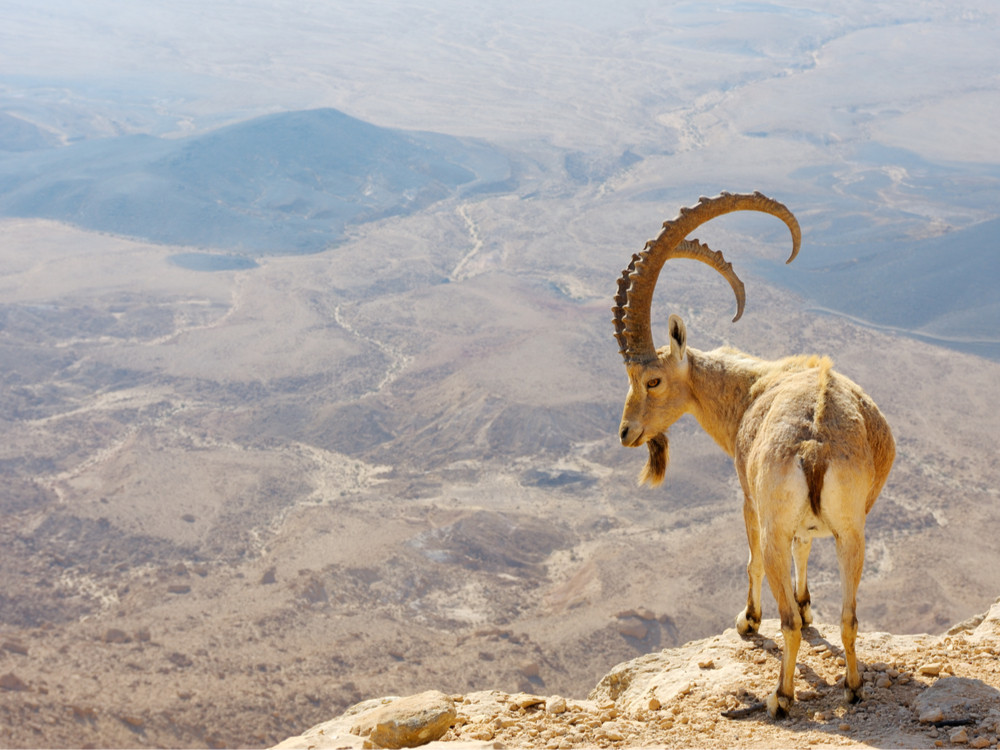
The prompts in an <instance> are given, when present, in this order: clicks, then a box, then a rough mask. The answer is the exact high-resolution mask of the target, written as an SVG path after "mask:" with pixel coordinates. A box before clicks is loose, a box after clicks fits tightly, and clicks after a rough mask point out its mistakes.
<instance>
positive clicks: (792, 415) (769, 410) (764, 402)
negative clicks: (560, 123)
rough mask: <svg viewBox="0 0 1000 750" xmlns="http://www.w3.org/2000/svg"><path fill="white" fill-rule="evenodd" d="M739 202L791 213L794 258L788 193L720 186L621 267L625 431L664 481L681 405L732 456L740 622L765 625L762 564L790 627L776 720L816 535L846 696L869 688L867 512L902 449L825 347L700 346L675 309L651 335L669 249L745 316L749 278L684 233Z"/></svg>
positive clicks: (775, 696) (647, 478)
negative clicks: (824, 551)
mask: <svg viewBox="0 0 1000 750" xmlns="http://www.w3.org/2000/svg"><path fill="white" fill-rule="evenodd" d="M741 210H753V211H762V212H765V213H769V214H771V215H773V216H776V217H778V218H779V219H781V220H782V221H784V222H785V224H786V225H787V226H788V228H789V229H790V230H791V233H792V253H791V256H790V257H789V258H788V261H786V262H789V263H790V262H791V261H792V260H794V259H795V256H796V255H797V254H798V252H799V245H800V243H801V232H800V230H799V224H798V221H796V219H795V217H794V216H793V215H792V213H791V212H790V211H789V210H788V209H787V208H786V207H785V206H784V205H782V204H781V203H778V202H777V201H774V200H771V199H770V198H767V197H766V196H764V195H761V194H760V193H753V194H745V195H734V194H729V193H722V194H721V195H719V196H716V197H715V198H701V199H700V200H699V202H698V205H697V206H694V207H692V208H682V209H681V211H680V215H679V216H678V217H677V218H676V219H674V220H672V221H668V222H666V223H665V224H664V225H663V231H662V232H661V233H660V235H659V237H657V238H656V239H655V240H651V241H650V242H648V243H647V244H646V248H645V250H644V251H643V252H641V253H638V254H636V255H633V256H632V262H631V263H629V266H628V268H627V269H625V270H624V271H623V272H622V276H621V279H620V280H619V282H618V293H617V295H616V296H615V306H614V308H612V309H613V312H614V325H615V338H616V339H617V340H618V344H619V346H620V348H621V354H622V356H623V357H624V359H625V366H626V368H627V369H628V378H629V391H628V396H627V397H626V399H625V410H624V414H623V415H622V421H621V427H620V432H619V436H620V438H621V442H622V445H624V446H626V447H631V448H635V447H638V446H640V445H643V444H645V445H646V446H647V447H648V449H649V459H648V461H647V463H646V465H645V468H644V469H643V471H642V473H641V474H640V477H639V481H640V483H643V482H648V483H649V484H650V485H654V486H655V485H658V484H660V483H661V482H662V481H663V475H664V472H665V470H666V467H667V463H668V461H669V452H668V444H667V430H668V429H669V428H670V426H671V425H672V424H673V423H674V422H676V421H677V420H678V419H679V418H680V417H681V416H682V415H683V414H685V413H690V414H693V415H694V417H695V419H697V420H698V423H699V424H700V425H701V426H702V428H703V429H704V430H705V431H706V432H707V433H708V434H709V435H711V436H712V438H713V439H714V440H715V442H716V443H718V444H719V446H720V447H721V448H722V449H723V450H724V451H725V452H726V453H728V454H729V455H730V456H732V458H733V461H734V463H735V465H736V472H737V474H738V475H739V479H740V485H741V486H742V489H743V496H744V500H743V518H744V520H745V522H746V531H747V540H748V541H749V543H750V562H749V563H748V564H747V575H748V577H749V580H750V585H749V593H748V594H747V604H746V608H745V609H744V610H743V611H742V612H741V613H740V614H739V616H738V617H737V618H736V627H737V630H738V631H739V633H740V634H741V635H747V634H748V633H751V632H755V631H756V630H757V628H758V627H759V626H760V619H761V602H760V595H761V583H762V576H763V575H764V574H766V575H767V582H768V584H769V585H770V587H771V591H772V592H773V594H774V598H775V600H776V601H777V604H778V612H779V614H780V617H781V632H782V636H783V638H784V653H783V657H782V663H781V675H780V677H779V680H778V686H777V688H776V689H775V691H774V692H773V693H772V694H770V695H769V696H768V698H767V701H766V707H767V710H768V712H769V713H770V714H771V716H773V717H775V718H780V717H782V716H785V715H787V713H788V711H789V709H790V708H791V704H792V702H793V700H794V697H795V692H794V678H795V658H796V655H797V653H798V650H799V643H800V641H801V634H800V631H801V628H802V626H803V625H808V624H810V623H811V622H812V614H811V612H810V600H809V588H808V585H807V583H806V564H807V561H808V558H809V550H810V547H811V545H812V540H813V538H814V537H818V536H829V535H833V537H834V539H835V541H836V545H837V559H838V561H839V564H840V578H841V587H842V593H843V608H842V610H841V616H840V625H841V637H842V640H843V646H844V660H845V662H846V675H845V677H844V698H845V700H846V701H847V702H849V703H854V702H857V701H859V700H861V698H862V697H863V693H862V684H861V676H860V674H859V673H858V664H857V657H856V655H855V649H854V641H855V637H856V635H857V630H858V621H857V616H856V597H857V589H858V583H859V582H860V580H861V568H862V565H863V563H864V556H865V537H864V530H865V517H866V515H867V514H868V511H870V510H871V508H872V505H873V504H874V502H875V498H876V497H878V494H879V492H880V491H881V489H882V486H883V485H884V484H885V481H886V478H887V477H888V475H889V469H890V467H891V466H892V462H893V459H894V457H895V450H896V449H895V443H894V442H893V438H892V433H891V431H890V430H889V426H888V424H886V421H885V418H884V417H883V416H882V414H881V412H880V411H879V410H878V407H876V406H875V404H874V402H873V401H872V400H871V398H869V397H868V395H867V394H866V393H865V392H864V391H863V390H862V389H861V388H860V387H859V386H858V385H856V384H855V383H853V382H852V381H851V380H849V379H848V378H846V377H844V376H843V375H841V374H839V373H837V372H834V371H833V369H831V368H832V363H831V361H830V359H829V358H827V357H815V356H793V357H787V358H785V359H779V360H776V361H773V362H769V361H765V360H761V359H757V358H756V357H752V356H750V355H748V354H744V353H742V352H739V351H737V350H735V349H731V348H727V347H723V348H720V349H714V350H712V351H709V352H702V351H698V350H697V349H695V348H693V347H690V346H688V345H687V333H686V330H685V327H684V322H683V321H682V320H681V319H680V318H679V317H678V316H677V315H671V316H670V317H669V320H668V324H667V326H668V333H669V336H670V344H669V346H665V347H662V348H661V349H656V348H655V347H654V346H653V337H652V332H651V330H650V302H651V301H652V296H653V289H654V287H655V285H656V279H657V276H658V275H659V273H660V269H661V268H662V267H663V264H664V262H665V261H667V260H668V259H669V258H692V259H694V260H699V261H701V262H702V263H706V264H707V265H709V266H711V267H712V268H714V269H715V270H717V271H718V272H719V273H720V274H722V276H723V277H724V278H725V279H726V280H727V281H728V282H729V284H730V286H732V288H733V292H734V293H735V294H736V302H737V311H736V317H734V318H733V322H735V321H737V320H739V318H740V316H741V315H742V314H743V307H744V304H745V293H744V287H743V282H742V281H740V279H739V277H737V276H736V274H735V273H734V272H733V268H732V265H731V264H730V263H727V262H726V261H725V259H724V258H723V257H722V253H720V252H714V251H712V250H710V249H709V248H708V247H707V246H705V245H703V244H701V243H700V242H698V241H697V240H693V239H692V240H686V239H685V237H687V235H688V234H689V233H690V232H692V231H693V230H694V229H695V228H696V227H698V226H700V225H702V224H703V223H705V222H706V221H708V220H710V219H712V218H715V217H717V216H720V215H722V214H727V213H730V212H732V211H741ZM793 562H794V566H795V577H794V580H793V578H792V563H793ZM761 707H763V706H761Z"/></svg>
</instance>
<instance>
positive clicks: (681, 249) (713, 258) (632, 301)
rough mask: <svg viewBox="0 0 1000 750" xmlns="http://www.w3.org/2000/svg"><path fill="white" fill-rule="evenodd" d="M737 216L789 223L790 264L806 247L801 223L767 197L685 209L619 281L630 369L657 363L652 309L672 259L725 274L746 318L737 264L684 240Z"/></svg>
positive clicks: (621, 333) (621, 328)
mask: <svg viewBox="0 0 1000 750" xmlns="http://www.w3.org/2000/svg"><path fill="white" fill-rule="evenodd" d="M733 211H761V212H763V213H768V214H771V215H772V216H777V217H778V218H779V219H781V220H782V221H783V222H785V224H786V225H788V228H789V230H790V231H791V233H792V254H791V255H790V256H789V257H788V260H786V261H785V262H786V263H791V262H792V261H793V260H795V256H796V255H798V254H799V245H800V244H801V242H802V233H801V230H800V229H799V222H798V221H796V219H795V216H793V215H792V212H791V211H789V210H788V209H787V208H786V207H785V206H784V205H783V204H781V203H778V201H775V200H772V199H771V198H768V197H767V196H765V195H762V194H761V193H721V194H719V195H717V196H715V197H714V198H705V197H701V198H699V199H698V205H697V206H693V207H690V208H682V209H681V211H680V214H679V215H678V216H677V218H675V219H673V220H671V221H668V222H665V223H664V225H663V231H662V232H660V235H659V237H657V238H656V239H655V240H650V241H649V242H647V243H646V247H645V249H644V250H643V251H642V252H641V253H636V254H635V255H633V256H632V261H631V262H630V263H629V265H628V268H626V269H625V270H624V271H622V276H621V278H620V279H619V280H618V293H617V294H616V295H615V306H614V307H613V308H611V309H612V311H613V312H614V316H615V317H614V325H615V338H616V339H617V340H618V346H619V347H620V349H621V354H622V357H624V359H625V364H626V365H629V364H648V363H649V362H652V361H653V360H655V359H656V347H655V346H654V345H653V333H652V330H651V328H650V323H649V315H650V305H651V303H652V301H653V289H654V288H655V287H656V279H657V277H658V276H659V274H660V269H661V268H662V267H663V264H664V263H665V262H666V261H667V260H669V259H670V258H692V259H694V260H700V261H701V262H702V263H705V264H706V265H709V266H711V267H712V268H714V269H715V270H716V271H718V272H719V273H720V274H722V276H723V277H724V278H725V279H726V281H728V282H729V285H730V286H731V287H732V288H733V293H734V294H735V295H736V305H737V310H736V317H734V318H733V322H734V323H735V322H736V321H737V320H739V319H740V316H741V315H743V306H744V303H745V301H746V296H745V294H744V290H743V282H742V281H740V279H739V277H738V276H737V275H736V273H735V272H734V271H733V266H732V264H731V263H728V262H726V259H725V258H723V257H722V253H721V252H715V251H713V250H710V249H709V248H708V246H706V245H703V244H701V243H700V242H698V240H685V239H684V238H685V237H686V236H687V235H688V234H690V233H691V232H693V231H694V230H695V229H696V228H698V227H699V226H701V225H702V224H704V223H705V222H707V221H709V220H710V219H714V218H715V217H716V216H722V215H723V214H728V213H731V212H733Z"/></svg>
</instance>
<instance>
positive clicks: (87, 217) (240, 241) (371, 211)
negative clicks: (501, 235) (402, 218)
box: [0, 109, 510, 255]
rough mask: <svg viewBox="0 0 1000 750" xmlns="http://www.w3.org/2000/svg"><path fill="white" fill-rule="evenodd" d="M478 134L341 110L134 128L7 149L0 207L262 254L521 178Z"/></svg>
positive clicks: (0, 211)
mask: <svg viewBox="0 0 1000 750" xmlns="http://www.w3.org/2000/svg"><path fill="white" fill-rule="evenodd" d="M509 175H510V169H509V165H508V163H507V160H506V158H505V157H504V156H503V155H501V154H499V153H498V152H496V151H494V150H492V149H491V148H489V147H488V146H485V145H483V144H480V143H476V142H473V141H468V140H463V139H458V138H452V137H448V136H442V135H436V134H431V133H417V132H407V131H400V130H391V129H387V128H381V127H378V126H375V125H372V124H369V123H365V122H362V121H360V120H357V119H355V118H353V117H349V116H347V115H345V114H343V113H342V112H338V111H336V110H332V109H322V110H309V111H303V112H291V113H282V114H276V115H269V116H266V117H260V118H257V119H254V120H250V121H248V122H244V123H239V124H236V125H232V126H229V127H225V128H221V129H219V130H217V131H213V132H210V133H207V134H204V135H200V136H193V137H190V138H186V139H182V140H164V139H159V138H153V137H150V136H125V137H121V138H114V139H108V140H102V141H91V142H85V143H79V144H75V145H72V146H67V147H65V148H60V149H49V150H46V151H29V152H25V153H18V154H9V155H5V156H3V157H0V215H3V216H17V217H41V218H50V219H56V220H60V221H66V222H70V223H73V224H76V225H79V226H83V227H86V228H89V229H96V230H100V231H106V232H112V233H115V234H122V235H127V236H133V237H140V238H144V239H149V240H153V241H156V242H164V243H169V244H177V245H195V246H202V247H212V248H220V249H226V250H230V251H235V252H241V253H246V254H249V255H260V254H267V255H272V254H289V253H304V252H316V251H319V250H322V249H324V248H326V247H328V246H329V245H331V244H333V243H336V242H337V241H338V240H339V239H340V238H341V237H342V236H343V233H344V230H345V229H346V228H347V227H349V226H351V225H356V224H360V223H364V222H367V221H372V220H374V219H378V218H382V217H385V216H391V215H395V214H405V213H409V212H411V211H415V210H418V209H420V208H423V207H425V206H427V205H429V204H430V203H433V202H434V201H437V200H440V199H442V198H444V197H447V196H449V195H451V194H453V193H454V192H455V191H456V190H459V189H466V190H467V189H483V188H484V186H486V185H488V184H490V183H494V182H501V181H503V180H506V179H508V178H509Z"/></svg>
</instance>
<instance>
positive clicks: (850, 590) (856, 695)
mask: <svg viewBox="0 0 1000 750" xmlns="http://www.w3.org/2000/svg"><path fill="white" fill-rule="evenodd" d="M835 536H836V539H837V560H838V561H839V563H840V585H841V587H842V594H843V605H842V608H841V612H840V637H841V640H842V641H843V644H844V661H845V663H846V673H845V675H844V700H845V701H846V702H847V703H857V702H858V701H860V700H861V699H863V698H864V691H863V689H862V683H861V674H860V673H859V671H858V657H857V654H856V653H855V650H854V642H855V640H856V638H857V635H858V617H857V594H858V584H860V583H861V568H862V565H863V564H864V559H865V537H864V528H863V527H862V528H861V529H860V530H858V529H851V530H845V531H843V532H842V533H839V534H836V535H835Z"/></svg>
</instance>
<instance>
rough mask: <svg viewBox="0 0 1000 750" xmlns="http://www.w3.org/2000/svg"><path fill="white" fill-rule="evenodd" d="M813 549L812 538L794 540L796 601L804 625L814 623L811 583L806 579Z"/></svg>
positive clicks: (793, 556) (796, 538)
mask: <svg viewBox="0 0 1000 750" xmlns="http://www.w3.org/2000/svg"><path fill="white" fill-rule="evenodd" d="M811 549H812V539H810V538H802V537H795V538H794V539H793V540H792V559H793V560H794V561H795V603H796V604H798V605H799V616H800V617H801V618H802V626H803V627H806V626H808V625H812V621H813V616H812V606H811V602H812V599H811V598H810V596H809V584H808V582H807V581H806V568H807V567H808V565H809V552H810V550H811Z"/></svg>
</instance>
